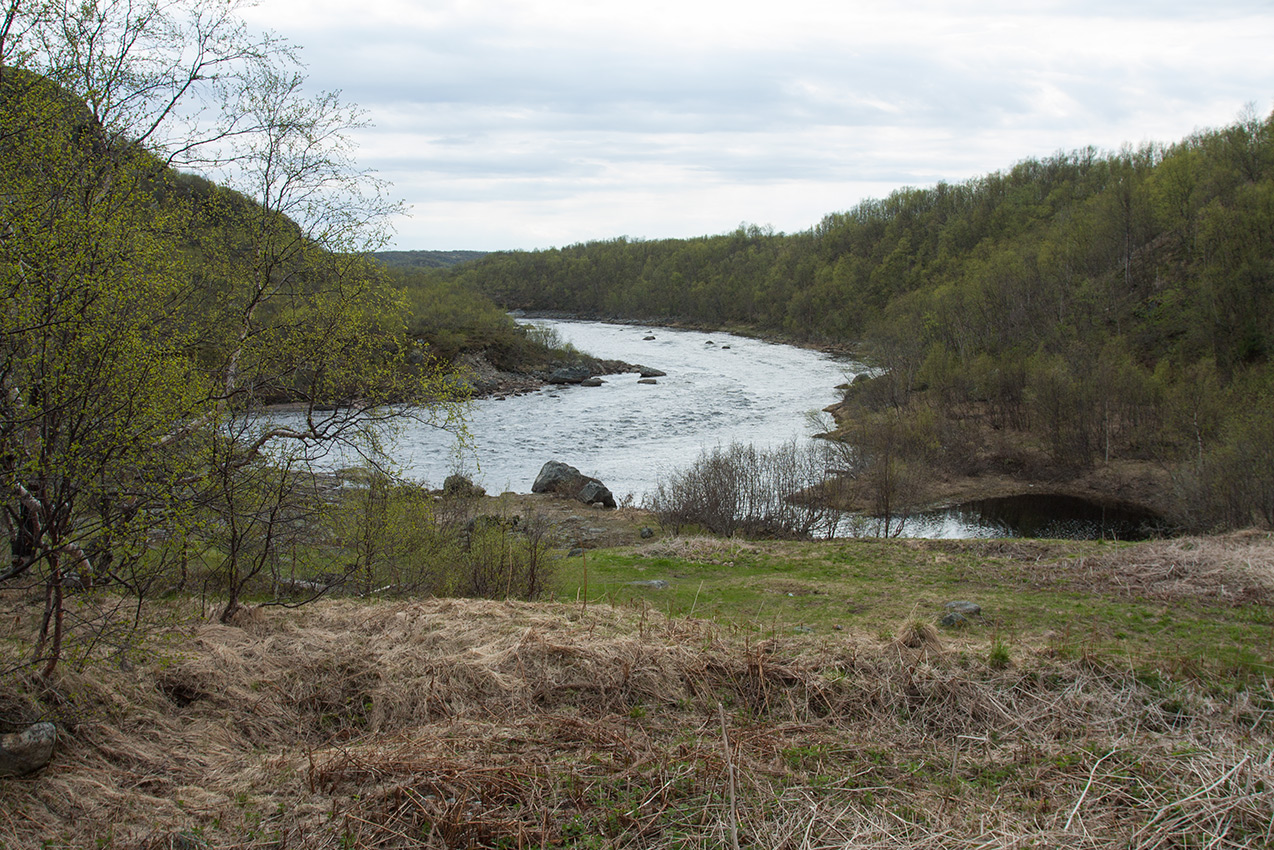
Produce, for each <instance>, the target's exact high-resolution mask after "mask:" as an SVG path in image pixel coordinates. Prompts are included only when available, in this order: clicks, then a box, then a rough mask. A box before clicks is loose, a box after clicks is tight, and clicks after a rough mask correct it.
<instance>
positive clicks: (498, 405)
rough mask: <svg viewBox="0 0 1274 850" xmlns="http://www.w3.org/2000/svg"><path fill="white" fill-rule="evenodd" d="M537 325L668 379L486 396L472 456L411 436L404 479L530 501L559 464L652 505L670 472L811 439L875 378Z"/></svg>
mask: <svg viewBox="0 0 1274 850" xmlns="http://www.w3.org/2000/svg"><path fill="white" fill-rule="evenodd" d="M534 323H535V324H538V325H544V326H548V327H551V328H553V329H554V330H555V331H556V332H557V333H558V335H559V336H560V337H561V338H562V340H563V341H565V342H569V343H571V344H572V345H574V346H575V347H576V348H578V349H580V350H581V351H585V352H588V353H589V354H592V355H594V356H596V357H605V358H613V359H617V360H623V361H625V362H627V363H633V364H640V365H643V366H647V367H650V368H653V369H659V370H661V371H663V372H665V373H667V374H666V375H665V376H664V377H661V378H657V379H656V383H654V384H641V383H638V377H639V376H638V375H637V374H636V373H630V374H623V375H608V376H606V377H605V378H604V380H605V383H604V384H603V385H602V386H600V387H580V386H560V387H558V386H554V387H546V388H545V389H543V390H540V391H539V392H534V393H530V394H527V395H522V396H514V397H510V398H507V399H505V400H499V399H494V398H491V399H479V400H477V401H474V402H473V403H472V408H471V410H470V413H469V430H470V432H471V437H472V449H471V450H469V451H465V452H463V453H461V454H460V456H459V458H458V457H457V450H456V444H455V441H454V439H452V438H450V437H449V436H448V435H446V434H445V433H442V432H439V431H436V430H433V429H428V428H412V429H408V430H407V431H405V432H404V433H402V434H401V435H399V436H398V438H397V439H396V440H395V442H394V445H393V448H392V451H391V456H392V457H393V459H394V461H395V462H396V463H397V464H398V467H399V471H400V473H401V474H402V475H404V476H405V477H407V478H411V479H415V480H420V481H424V482H427V483H428V484H430V485H432V486H439V485H441V483H442V480H443V479H444V478H445V477H446V476H447V475H449V474H451V473H452V472H456V471H460V472H463V473H465V474H467V475H469V476H470V477H471V478H472V479H473V480H474V481H475V482H476V483H479V484H481V485H482V486H484V487H485V488H486V489H487V491H488V492H490V493H500V492H503V491H506V490H511V491H513V492H517V493H528V492H530V490H531V484H532V483H533V482H534V481H535V476H536V474H537V473H538V472H539V470H540V467H541V466H543V465H544V464H545V463H546V462H547V461H550V460H559V461H562V462H564V463H568V464H570V465H571V466H574V467H577V468H578V469H579V470H580V471H581V472H583V473H584V474H586V475H591V476H594V477H596V478H598V479H600V480H601V481H602V482H603V483H604V484H605V485H606V486H607V487H608V488H609V489H610V490H611V492H612V493H614V494H615V498H617V499H621V500H622V499H624V498H625V497H626V496H631V497H632V499H633V501H634V503H635V504H641V502H642V500H643V498H644V497H645V496H646V495H647V494H648V493H650V492H652V491H653V489H654V487H655V484H656V482H657V481H658V479H659V477H660V475H661V474H665V473H667V472H668V471H670V470H673V469H677V468H681V467H685V466H688V465H689V464H691V463H693V462H694V461H695V459H696V458H697V457H698V456H699V454H700V453H701V452H702V451H703V450H704V449H706V448H712V447H714V446H717V445H722V446H725V445H729V444H730V443H731V442H742V443H752V444H754V445H756V446H758V447H762V446H764V447H771V446H776V445H779V444H781V443H784V442H786V441H789V440H792V439H803V438H807V437H808V436H809V435H810V434H811V433H812V428H811V425H810V424H809V422H808V414H809V413H810V412H817V411H819V410H821V409H822V408H824V407H826V406H827V405H829V404H832V403H834V402H836V401H838V400H839V398H840V393H839V392H838V391H837V390H836V386H837V385H838V384H842V383H844V382H845V381H847V380H849V379H852V378H853V376H854V375H855V374H856V373H858V372H860V371H863V369H864V367H863V366H862V365H860V364H858V363H855V362H853V361H851V360H847V359H845V358H841V357H835V356H832V355H829V354H824V353H821V352H818V351H811V350H807V349H803V348H796V347H793V346H788V345H778V344H774V343H768V342H762V341H760V340H756V339H749V338H746V337H740V336H734V335H731V334H726V333H703V332H699V331H688V330H677V329H673V328H663V327H648V326H635V325H612V324H604V323H600V322H579V321H560V320H546V319H536V320H534ZM647 337H654V338H653V339H648V338H647Z"/></svg>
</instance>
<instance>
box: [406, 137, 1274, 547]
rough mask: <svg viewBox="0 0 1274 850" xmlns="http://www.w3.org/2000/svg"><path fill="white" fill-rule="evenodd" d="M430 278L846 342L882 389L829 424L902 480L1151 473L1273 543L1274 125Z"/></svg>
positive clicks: (567, 303) (524, 301) (623, 311)
mask: <svg viewBox="0 0 1274 850" xmlns="http://www.w3.org/2000/svg"><path fill="white" fill-rule="evenodd" d="M430 274H432V275H437V276H439V277H438V278H436V279H435V282H441V281H443V280H445V281H446V282H447V283H448V284H451V285H455V286H457V287H458V288H460V289H464V290H469V291H476V292H480V293H483V294H485V295H487V296H489V297H490V298H491V299H493V300H494V301H495V302H496V303H498V304H499V305H501V306H503V307H508V308H523V309H527V310H564V311H570V312H574V313H578V314H581V315H588V316H595V317H602V318H608V317H615V318H624V319H638V320H653V321H666V320H678V321H685V322H692V323H697V324H705V325H716V326H729V325H740V326H747V327H750V328H753V329H755V330H757V331H760V332H763V333H773V334H782V335H785V336H788V337H791V338H796V339H799V340H803V341H810V342H839V343H853V344H856V345H859V346H860V350H861V352H862V353H863V355H864V356H866V357H869V358H870V359H871V361H872V362H873V363H874V364H875V365H878V366H880V367H882V368H884V369H886V370H888V375H887V376H886V377H884V378H882V379H878V380H877V381H873V382H871V383H873V384H876V385H877V386H876V387H875V388H872V389H871V390H870V391H868V390H867V389H859V390H856V392H855V393H854V398H851V399H850V401H851V404H850V405H849V406H848V407H846V408H845V409H844V410H843V411H842V422H843V424H845V425H846V427H850V426H851V425H852V424H853V423H855V422H858V423H862V422H864V421H868V420H872V419H873V418H880V417H886V416H887V417H889V418H891V421H894V422H895V423H896V424H897V426H898V428H900V429H901V431H900V432H899V433H905V434H906V439H905V440H903V441H902V443H901V446H902V449H900V450H899V451H897V452H894V451H892V450H891V455H893V454H896V455H897V456H898V457H899V458H901V460H900V461H899V462H910V463H912V465H913V466H914V465H917V464H918V463H919V462H923V465H925V466H926V467H932V466H933V465H935V464H937V465H941V466H944V467H947V468H949V469H953V470H955V471H960V472H978V471H983V470H987V469H990V468H999V469H1002V470H1007V471H1021V470H1022V469H1024V468H1027V467H1030V468H1034V469H1037V470H1038V469H1039V468H1040V467H1041V465H1046V466H1049V467H1050V468H1051V469H1053V470H1057V469H1072V470H1073V469H1077V468H1084V467H1087V466H1091V465H1092V464H1094V463H1096V462H1099V461H1106V460H1114V459H1118V458H1131V459H1138V460H1150V461H1158V462H1162V463H1167V464H1170V465H1171V467H1170V468H1171V469H1173V471H1174V473H1175V476H1176V477H1175V481H1176V483H1177V487H1178V489H1179V491H1180V504H1181V506H1182V510H1183V512H1185V513H1188V514H1189V515H1190V518H1191V521H1192V522H1193V523H1194V524H1217V525H1244V524H1247V523H1250V522H1252V521H1257V520H1259V521H1264V522H1271V521H1274V415H1271V414H1272V412H1274V396H1272V393H1271V387H1274V380H1272V379H1271V369H1270V354H1271V351H1272V350H1274V118H1266V119H1261V118H1260V117H1258V116H1256V115H1252V114H1249V115H1245V116H1244V117H1242V118H1241V119H1240V120H1238V121H1236V122H1235V123H1233V124H1231V125H1230V126H1227V127H1224V128H1222V129H1218V130H1210V131H1204V132H1199V133H1196V134H1195V135H1193V136H1191V137H1189V138H1187V139H1184V140H1182V141H1180V142H1178V143H1176V144H1170V145H1163V144H1155V145H1145V146H1142V147H1139V148H1131V147H1126V148H1124V149H1122V150H1120V151H1118V152H1099V151H1097V150H1095V149H1093V148H1088V149H1083V150H1079V151H1074V152H1070V153H1058V154H1056V155H1055V156H1052V157H1049V158H1047V159H1042V160H1035V159H1031V160H1026V161H1023V162H1021V163H1019V164H1018V165H1016V166H1014V167H1013V168H1011V169H1009V170H1008V171H1004V172H995V173H993V174H988V175H986V176H984V177H980V178H976V179H972V180H969V181H966V182H963V183H956V184H950V183H940V184H938V185H937V186H934V187H931V188H926V189H913V188H907V189H902V190H899V191H897V192H894V193H893V194H891V195H890V196H889V197H888V198H885V199H884V200H870V201H865V202H863V203H860V204H859V205H857V206H856V207H854V208H853V209H851V210H849V211H847V212H843V213H835V214H832V215H829V216H827V217H826V218H824V219H823V220H822V221H821V222H820V223H819V224H818V225H817V226H815V227H814V228H812V229H810V230H807V231H804V232H801V233H795V234H776V233H773V232H772V231H770V230H766V229H761V228H758V227H756V226H749V225H745V226H740V227H739V228H738V229H737V230H735V231H734V232H733V233H729V234H725V235H721V236H711V237H702V238H697V239H684V240H660V241H640V240H630V239H626V238H620V239H615V240H611V241H605V242H591V243H587V244H579V245H572V246H570V247H566V248H562V249H553V250H545V251H534V252H509V253H495V254H489V255H487V256H485V257H482V258H480V259H478V260H476V261H475V262H472V263H469V264H466V265H464V266H460V267H457V268H453V269H449V270H442V271H438V272H432V273H430ZM872 433H877V434H879V433H881V430H880V426H879V423H876V424H875V425H874V426H873V431H872ZM991 435H998V436H995V438H994V439H992V438H991ZM1005 435H1012V436H1013V439H1008V438H1007V437H1006V436H1005ZM992 443H994V446H992V445H991V444H992Z"/></svg>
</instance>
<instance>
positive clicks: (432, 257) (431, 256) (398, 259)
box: [372, 251, 486, 269]
mask: <svg viewBox="0 0 1274 850" xmlns="http://www.w3.org/2000/svg"><path fill="white" fill-rule="evenodd" d="M372 256H373V257H375V258H376V260H377V262H380V263H382V264H384V265H386V266H389V267H390V268H412V269H414V268H421V269H445V268H450V267H451V266H455V265H459V264H460V263H467V262H470V261H471V260H477V259H480V258H481V257H484V256H486V252H485V251H377V252H376V253H374V254H373V255H372Z"/></svg>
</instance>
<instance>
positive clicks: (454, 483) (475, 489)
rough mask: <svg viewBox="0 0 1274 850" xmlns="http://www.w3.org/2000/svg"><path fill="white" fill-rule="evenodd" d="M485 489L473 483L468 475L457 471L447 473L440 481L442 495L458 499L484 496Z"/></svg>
mask: <svg viewBox="0 0 1274 850" xmlns="http://www.w3.org/2000/svg"><path fill="white" fill-rule="evenodd" d="M486 494H487V491H486V490H484V489H482V488H481V487H479V486H478V485H476V484H474V483H473V481H471V480H470V479H469V478H468V477H466V476H464V475H460V474H459V473H456V474H452V475H448V476H447V480H445V481H443V482H442V495H444V496H449V497H452V498H458V499H468V498H473V497H476V496H485V495H486Z"/></svg>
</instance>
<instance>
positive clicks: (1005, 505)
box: [903, 493, 1171, 540]
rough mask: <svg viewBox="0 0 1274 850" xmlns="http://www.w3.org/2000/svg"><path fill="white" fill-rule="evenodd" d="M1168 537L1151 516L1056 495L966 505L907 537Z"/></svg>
mask: <svg viewBox="0 0 1274 850" xmlns="http://www.w3.org/2000/svg"><path fill="white" fill-rule="evenodd" d="M1170 532H1171V528H1170V526H1169V524H1168V522H1167V521H1166V520H1165V519H1164V518H1163V517H1161V516H1158V515H1156V514H1154V513H1153V512H1150V511H1146V510H1141V509H1138V508H1134V507H1131V506H1127V505H1117V504H1110V503H1103V502H1097V501H1092V500H1089V499H1081V498H1076V497H1074V496H1063V495H1059V494H1055V493H1050V494H1044V493H1027V494H1023V495H1020V496H1005V497H1001V498H996V499H980V500H978V501H973V502H966V503H965V504H962V505H956V506H955V507H951V508H945V509H943V510H940V511H930V512H926V513H922V514H918V515H916V516H914V517H911V518H909V519H908V520H907V523H906V525H905V527H904V531H903V535H904V536H906V537H948V538H974V537H1047V538H1058V539H1066V540H1098V539H1101V540H1146V539H1148V538H1152V537H1161V536H1164V535H1165V534H1168V533H1170Z"/></svg>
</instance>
